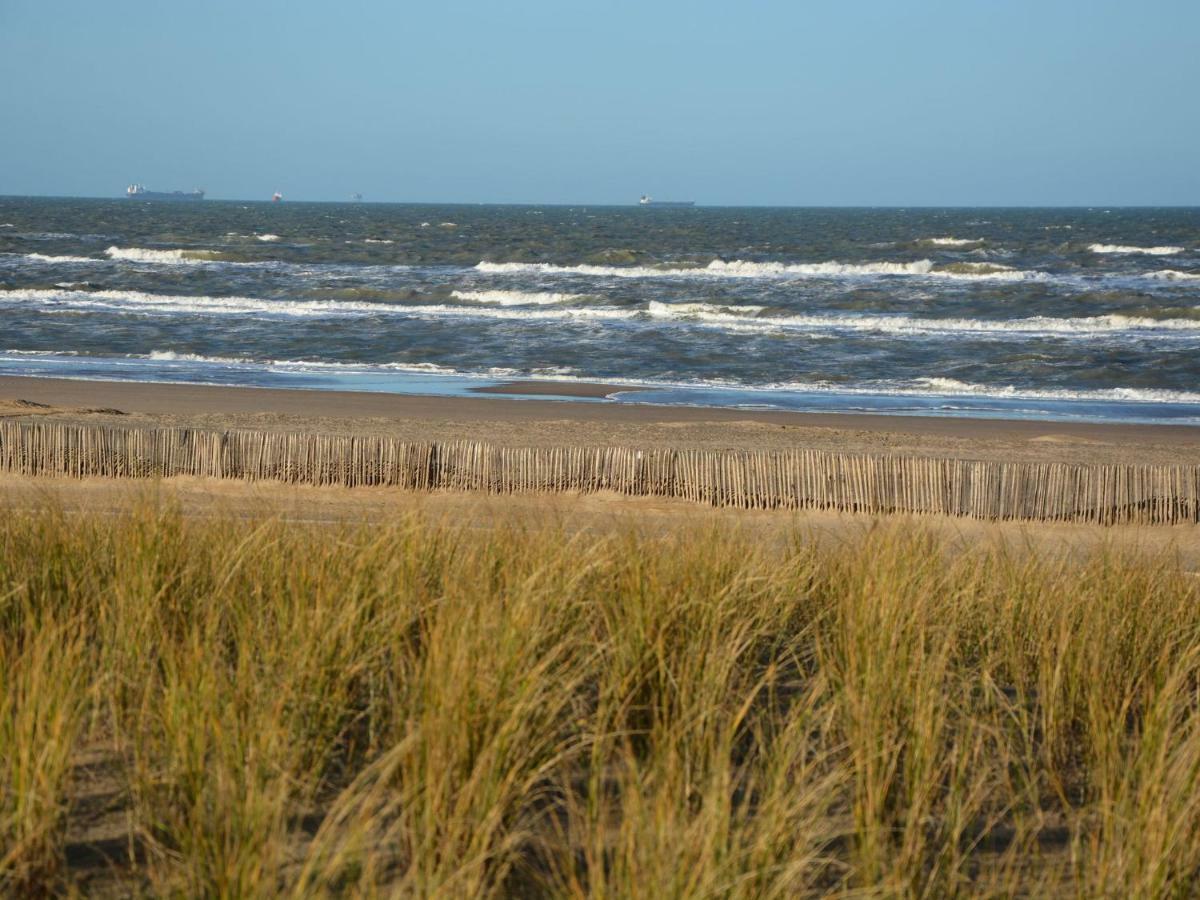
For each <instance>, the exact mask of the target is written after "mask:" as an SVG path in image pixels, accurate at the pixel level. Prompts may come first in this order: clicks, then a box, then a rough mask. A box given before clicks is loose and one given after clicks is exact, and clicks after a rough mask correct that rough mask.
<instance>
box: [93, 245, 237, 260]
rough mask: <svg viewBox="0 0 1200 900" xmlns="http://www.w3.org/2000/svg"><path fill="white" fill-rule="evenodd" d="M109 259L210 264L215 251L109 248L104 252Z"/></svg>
mask: <svg viewBox="0 0 1200 900" xmlns="http://www.w3.org/2000/svg"><path fill="white" fill-rule="evenodd" d="M104 254H105V255H106V256H107V257H108V258H109V259H120V260H125V261H127V262H143V263H203V262H212V261H213V257H214V256H215V255H216V251H215V250H184V249H176V250H147V249H145V248H143V247H109V248H108V249H107V250H105V251H104Z"/></svg>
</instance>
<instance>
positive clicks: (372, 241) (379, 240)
mask: <svg viewBox="0 0 1200 900" xmlns="http://www.w3.org/2000/svg"><path fill="white" fill-rule="evenodd" d="M346 243H347V244H348V243H350V242H349V241H347V242H346ZM363 243H364V244H394V243H396V242H395V241H389V240H384V239H382V238H367V239H366V240H364V241H363Z"/></svg>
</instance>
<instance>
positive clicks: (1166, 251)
mask: <svg viewBox="0 0 1200 900" xmlns="http://www.w3.org/2000/svg"><path fill="white" fill-rule="evenodd" d="M1088 249H1089V250H1091V251H1092V252H1093V253H1110V254H1133V253H1140V254H1143V255H1145V256H1174V255H1175V254H1177V253H1182V252H1183V251H1184V248H1183V247H1131V246H1127V245H1125V244H1089V245H1088Z"/></svg>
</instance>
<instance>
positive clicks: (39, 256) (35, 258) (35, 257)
mask: <svg viewBox="0 0 1200 900" xmlns="http://www.w3.org/2000/svg"><path fill="white" fill-rule="evenodd" d="M21 259H27V260H29V261H30V262H37V263H49V264H51V265H55V264H57V263H95V262H103V260H99V259H96V257H94V256H50V255H48V254H45V253H26V254H24V255H23V256H22V257H21Z"/></svg>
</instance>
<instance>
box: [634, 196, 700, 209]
mask: <svg viewBox="0 0 1200 900" xmlns="http://www.w3.org/2000/svg"><path fill="white" fill-rule="evenodd" d="M695 205H696V201H695V200H655V199H654V198H653V197H651V196H650V195H649V194H642V199H641V200H639V201H638V206H673V207H676V208H679V207H686V206H695Z"/></svg>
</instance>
